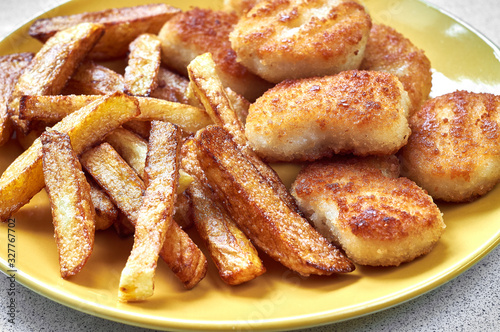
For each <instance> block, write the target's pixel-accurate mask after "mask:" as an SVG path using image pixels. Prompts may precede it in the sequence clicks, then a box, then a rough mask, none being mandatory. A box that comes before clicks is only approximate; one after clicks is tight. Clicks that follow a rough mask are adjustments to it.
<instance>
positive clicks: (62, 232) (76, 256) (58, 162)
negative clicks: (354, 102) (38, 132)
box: [40, 130, 95, 278]
mask: <svg viewBox="0 0 500 332" xmlns="http://www.w3.org/2000/svg"><path fill="white" fill-rule="evenodd" d="M40 140H41V142H42V143H41V144H42V151H43V177H44V182H45V189H46V190H47V194H48V195H49V200H50V207H51V211H52V222H53V224H54V237H55V239H56V243H57V250H58V252H59V265H60V270H61V276H62V277H63V278H68V277H70V276H73V275H75V274H77V273H78V272H79V271H80V270H81V269H82V267H83V266H84V265H85V263H86V262H87V260H88V259H89V257H90V254H91V253H92V250H93V248H94V234H95V224H94V218H95V211H94V206H93V204H92V198H91V197H90V186H89V184H88V183H87V180H86V178H85V174H83V171H82V167H81V165H80V162H79V161H78V157H77V155H76V153H75V151H74V150H73V148H72V147H71V142H70V138H69V136H68V135H67V134H64V133H60V132H56V131H52V130H49V131H46V132H45V133H43V134H42V136H41V137H40Z"/></svg>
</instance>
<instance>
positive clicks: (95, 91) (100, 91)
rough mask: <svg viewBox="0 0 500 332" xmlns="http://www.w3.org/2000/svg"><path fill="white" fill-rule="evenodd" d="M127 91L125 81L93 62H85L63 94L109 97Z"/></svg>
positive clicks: (67, 84) (72, 77) (74, 74)
mask: <svg viewBox="0 0 500 332" xmlns="http://www.w3.org/2000/svg"><path fill="white" fill-rule="evenodd" d="M124 90H125V79H124V78H123V76H122V75H120V74H118V73H117V72H115V71H113V70H111V69H109V68H107V67H104V66H103V65H99V64H97V63H95V62H93V61H90V60H85V61H83V62H82V63H81V64H80V65H79V66H78V68H77V69H76V71H75V72H74V73H73V75H72V76H71V78H70V79H69V80H68V82H67V83H66V86H65V87H64V89H63V91H62V94H65V95H71V94H77V95H107V94H110V93H113V92H116V91H124Z"/></svg>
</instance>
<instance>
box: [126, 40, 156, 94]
mask: <svg viewBox="0 0 500 332" xmlns="http://www.w3.org/2000/svg"><path fill="white" fill-rule="evenodd" d="M129 49H130V53H129V56H128V63H127V67H125V76H124V77H125V91H126V92H127V93H128V94H131V95H134V96H144V97H148V96H150V95H151V93H152V92H153V90H154V89H155V88H156V86H157V85H158V72H159V70H160V63H161V59H160V40H159V39H158V37H157V36H155V35H152V34H148V33H145V34H142V35H139V36H138V37H137V38H136V39H134V41H132V43H130V46H129Z"/></svg>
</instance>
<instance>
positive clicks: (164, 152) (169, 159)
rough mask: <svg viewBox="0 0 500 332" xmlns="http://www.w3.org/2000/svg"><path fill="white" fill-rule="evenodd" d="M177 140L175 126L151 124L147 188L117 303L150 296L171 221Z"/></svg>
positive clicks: (155, 122) (147, 161)
mask: <svg viewBox="0 0 500 332" xmlns="http://www.w3.org/2000/svg"><path fill="white" fill-rule="evenodd" d="M180 141H181V132H180V130H179V129H178V128H177V127H176V126H175V125H172V124H170V123H167V122H161V121H153V122H152V124H151V135H150V139H149V143H148V149H147V158H146V168H145V178H146V183H147V187H146V192H145V194H144V198H143V201H142V204H141V207H140V209H139V213H138V217H137V220H136V222H135V233H134V245H133V247H132V251H131V252H130V255H129V257H128V260H127V263H126V265H125V268H124V269H123V270H122V273H121V276H120V288H119V291H118V299H119V300H120V301H124V302H127V301H142V300H145V299H147V298H148V297H150V296H152V295H153V290H154V276H155V271H156V266H157V261H158V256H159V253H160V250H161V248H162V247H163V243H164V241H165V235H166V233H167V232H168V230H169V229H170V225H171V224H172V222H173V220H172V217H173V214H174V203H175V196H176V191H177V184H178V178H179V164H180V160H179V153H180Z"/></svg>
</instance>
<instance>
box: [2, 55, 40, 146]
mask: <svg viewBox="0 0 500 332" xmlns="http://www.w3.org/2000/svg"><path fill="white" fill-rule="evenodd" d="M33 56H34V54H33V53H16V54H10V55H4V56H1V57H0V82H2V84H1V85H0V145H3V144H5V143H6V142H7V141H8V140H9V139H10V136H11V135H12V121H11V118H10V115H9V113H8V109H7V105H8V102H9V100H10V98H11V94H12V90H13V89H14V86H15V85H16V82H17V80H18V79H19V76H21V74H22V73H23V72H24V71H25V70H26V69H27V68H28V66H29V64H30V63H31V59H33Z"/></svg>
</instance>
